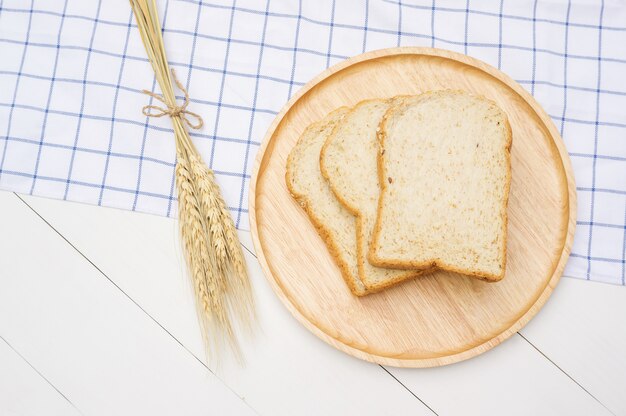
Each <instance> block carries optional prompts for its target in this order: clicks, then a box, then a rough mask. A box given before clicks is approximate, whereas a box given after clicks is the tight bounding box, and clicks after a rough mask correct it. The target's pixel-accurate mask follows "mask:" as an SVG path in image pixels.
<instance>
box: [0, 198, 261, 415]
mask: <svg viewBox="0 0 626 416" xmlns="http://www.w3.org/2000/svg"><path fill="white" fill-rule="evenodd" d="M0 205H2V209H3V215H2V216H1V217H0V230H2V234H3V236H5V238H3V239H0V252H1V253H2V256H0V270H1V271H2V275H1V278H0V334H2V336H3V337H4V338H5V339H7V340H8V341H9V342H10V343H11V345H12V346H13V347H14V348H15V349H16V350H18V351H20V353H21V354H23V356H24V357H28V360H29V362H30V363H31V364H32V366H33V367H34V368H36V369H37V370H38V371H39V372H40V373H41V374H42V375H43V376H45V377H46V379H48V380H49V381H50V383H52V384H53V385H54V386H56V387H57V388H58V389H59V390H60V391H63V392H64V394H65V395H66V397H67V398H68V399H69V400H70V401H71V402H72V403H74V404H75V406H76V407H77V408H78V409H79V410H80V411H81V412H84V413H85V414H90V415H111V414H190V415H193V414H206V413H207V412H208V411H209V410H211V411H213V412H215V414H225V415H228V414H234V415H235V414H236V415H253V414H255V412H254V411H253V410H252V409H251V408H250V407H249V406H248V405H247V404H246V403H245V402H244V401H242V399H241V398H240V397H238V396H237V395H236V394H235V393H233V392H232V391H231V390H230V389H229V388H227V387H226V386H225V385H224V384H223V383H222V382H221V381H220V380H218V379H217V378H216V377H215V376H214V375H212V374H211V373H210V372H209V371H208V370H207V369H206V368H205V367H204V366H203V365H202V364H201V363H200V362H198V361H197V360H196V359H195V358H194V357H193V356H191V355H189V354H188V353H187V352H186V351H185V350H184V349H183V348H181V346H180V344H178V343H177V342H176V341H175V340H174V339H172V337H170V336H169V335H168V334H167V333H166V332H165V331H163V329H162V328H161V327H160V326H159V325H158V324H157V323H156V322H154V321H153V320H151V319H150V318H149V317H148V316H147V315H146V314H145V313H143V312H142V311H141V310H140V309H139V308H138V307H137V305H136V304H135V303H133V302H132V301H131V300H130V299H128V298H127V297H126V296H124V295H123V294H122V293H121V292H120V291H119V289H117V288H116V287H115V286H114V285H113V284H112V283H111V282H110V281H108V280H107V279H106V278H105V277H104V276H103V275H102V274H101V273H100V272H98V271H97V270H96V269H95V268H94V267H93V265H91V264H90V263H89V262H88V261H86V260H85V259H84V258H83V257H82V256H81V255H80V254H78V253H77V252H76V251H75V250H74V249H73V248H72V247H71V246H70V245H69V244H67V243H66V242H65V241H64V240H63V239H61V238H60V237H59V235H58V234H57V233H56V232H55V231H54V230H52V229H51V228H50V227H49V226H48V225H46V224H45V223H44V222H43V221H42V220H41V219H40V218H39V217H38V216H37V215H36V214H35V213H34V212H33V211H31V210H30V209H28V208H27V207H25V205H24V204H23V202H22V201H20V200H19V199H18V198H17V197H16V196H15V195H13V194H10V193H6V192H2V193H0ZM92 231H93V230H92ZM145 283H146V284H149V283H150V282H149V281H146V282H145Z"/></svg>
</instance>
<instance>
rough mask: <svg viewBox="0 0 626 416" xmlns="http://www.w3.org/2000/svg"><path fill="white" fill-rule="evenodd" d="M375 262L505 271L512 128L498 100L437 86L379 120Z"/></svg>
mask: <svg viewBox="0 0 626 416" xmlns="http://www.w3.org/2000/svg"><path fill="white" fill-rule="evenodd" d="M380 130H381V131H380V137H379V139H380V143H381V148H382V149H381V152H380V154H379V157H378V161H379V168H378V172H379V175H380V182H381V184H382V187H381V195H380V200H379V209H378V216H377V220H376V227H375V232H374V237H373V242H372V244H371V245H370V251H369V253H368V254H369V255H368V258H369V260H370V261H371V262H372V263H373V264H376V265H379V266H386V267H402V268H416V267H427V266H436V267H439V268H441V269H445V270H449V271H454V272H458V273H462V274H466V275H471V276H476V277H478V278H481V279H484V280H487V281H498V280H500V279H502V278H503V277H504V271H505V265H506V230H507V201H508V195H509V188H510V183H511V162H510V148H511V140H512V136H511V127H510V126H509V122H508V120H507V116H506V114H505V113H504V112H503V111H502V110H501V109H500V108H499V107H498V106H497V105H496V104H495V103H494V102H492V101H490V100H487V99H486V98H483V97H477V96H473V95H470V94H468V93H465V92H462V91H438V92H431V93H426V94H422V95H420V96H416V97H413V98H409V99H405V100H404V101H403V102H402V103H401V104H399V105H398V106H396V107H393V108H390V109H389V111H387V113H386V114H385V116H384V119H383V121H382V123H381V126H380Z"/></svg>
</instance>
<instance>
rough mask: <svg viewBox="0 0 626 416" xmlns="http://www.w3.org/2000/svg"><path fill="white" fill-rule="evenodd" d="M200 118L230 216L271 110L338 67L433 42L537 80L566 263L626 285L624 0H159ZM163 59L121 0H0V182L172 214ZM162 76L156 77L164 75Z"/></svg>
mask: <svg viewBox="0 0 626 416" xmlns="http://www.w3.org/2000/svg"><path fill="white" fill-rule="evenodd" d="M159 5H160V8H161V10H160V15H161V18H162V21H163V28H164V39H165V43H166V50H167V52H168V57H169V59H170V64H171V66H172V67H173V68H175V69H176V70H177V73H178V76H179V78H181V80H182V81H183V84H184V85H185V87H186V88H187V89H188V90H189V91H190V93H191V97H192V103H191V106H190V108H191V109H192V111H195V112H198V113H200V114H201V115H202V116H203V118H204V120H205V127H204V128H203V129H202V130H200V131H195V132H192V133H191V135H192V138H193V139H194V141H195V142H196V144H197V146H198V148H199V150H200V151H201V153H202V155H203V157H204V158H205V160H206V162H207V163H208V164H209V165H210V166H211V167H212V168H213V169H214V170H215V172H216V174H217V177H218V181H219V182H220V184H221V186H222V189H223V191H224V194H225V197H226V199H227V202H228V204H229V206H230V208H231V210H232V213H233V215H234V218H235V221H236V223H237V225H238V226H239V227H240V228H244V229H246V228H248V218H247V213H248V209H247V200H248V195H247V193H248V185H249V181H250V171H251V167H252V163H253V160H254V156H255V154H256V151H257V149H258V147H259V145H260V140H261V139H262V137H263V134H264V132H265V131H266V129H267V127H268V126H269V124H270V122H271V121H272V119H273V118H274V116H275V115H276V113H277V112H278V110H279V109H280V108H281V107H282V105H283V104H284V103H285V102H286V101H287V99H288V98H289V97H290V96H291V95H292V94H294V92H295V91H296V90H297V89H298V88H299V87H300V86H302V85H303V84H304V83H306V82H307V81H308V80H309V79H310V78H311V77H313V76H314V75H316V74H317V73H319V72H321V71H322V70H323V69H325V68H326V67H328V66H330V65H333V64H335V63H337V62H339V61H341V60H343V59H345V58H347V57H350V56H353V55H357V54H360V53H362V52H364V51H368V50H373V49H379V48H385V47H391V46H398V45H402V46H407V45H416V46H432V47H440V48H445V49H451V50H454V51H458V52H462V53H465V54H468V55H471V56H474V57H476V58H478V59H481V60H484V61H486V62H488V63H490V64H491V65H494V66H496V67H498V68H500V69H502V70H503V71H504V72H506V73H508V74H509V75H511V76H512V77H513V78H515V79H516V80H517V81H518V82H519V83H520V84H521V85H523V86H524V87H525V88H527V89H528V90H529V91H530V92H531V93H532V94H533V95H534V96H535V97H536V98H537V100H538V101H539V102H540V103H541V104H542V105H543V106H544V108H545V109H546V111H547V112H548V113H549V114H550V115H551V116H552V118H553V120H554V122H555V123H556V125H557V127H558V128H559V129H560V131H561V133H562V135H563V138H564V140H565V143H566V146H567V149H568V151H569V153H570V155H571V158H572V163H573V166H574V171H575V176H576V183H577V187H578V226H577V227H578V228H577V232H576V239H575V243H574V248H573V252H572V256H571V259H570V262H569V263H568V266H567V269H566V272H565V274H566V275H568V276H573V277H579V278H585V279H591V280H598V281H604V282H611V283H616V284H622V285H623V284H624V283H625V282H624V280H625V263H626V262H625V250H626V3H624V2H622V1H619V0H615V1H612V2H609V1H606V2H601V1H599V0H574V1H571V2H567V1H565V0H559V1H555V0H551V1H548V0H534V1H529V0H522V1H519V0H518V1H513V0H507V1H503V0H502V1H486V0H481V1H479V0H462V1H443V0H428V1H426V0H423V1H422V0H405V1H402V2H400V1H398V0H360V1H349V0H315V1H308V0H307V1H304V0H299V1H297V0H290V1H288V0H209V1H191V0H169V1H166V0H162V1H159ZM144 88H146V89H152V90H153V91H154V90H155V81H154V75H153V73H152V69H151V68H150V65H149V63H148V61H147V59H146V54H145V51H144V48H143V46H142V44H141V41H140V37H139V33H138V31H137V28H136V26H135V24H134V20H133V16H132V14H131V10H130V6H129V4H128V2H127V1H126V0H107V1H95V0H94V1H85V0H38V1H34V0H0V187H1V188H3V189H8V190H13V191H17V192H22V193H31V194H35V195H42V196H48V197H53V198H63V199H68V200H74V201H82V202H87V203H91V204H98V205H107V206H113V207H118V208H124V209H130V210H137V211H145V212H151V213H155V214H160V215H168V216H174V215H175V212H176V196H175V193H174V189H175V186H174V163H175V159H174V158H175V153H174V142H173V140H172V131H171V125H170V121H169V120H168V119H167V118H161V119H154V118H146V117H144V116H143V115H142V114H141V112H140V110H141V108H142V106H144V105H146V104H148V103H150V102H151V99H150V98H149V97H148V96H146V95H144V94H142V93H141V90H142V89H144ZM156 92H160V91H158V89H157V91H156Z"/></svg>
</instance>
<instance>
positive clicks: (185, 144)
mask: <svg viewBox="0 0 626 416" xmlns="http://www.w3.org/2000/svg"><path fill="white" fill-rule="evenodd" d="M130 4H131V7H132V9H133V13H134V15H135V19H136V21H137V26H138V28H139V33H140V35H141V39H142V41H143V44H144V46H145V48H146V52H147V54H148V58H149V59H150V63H151V64H152V68H153V69H154V73H155V76H156V79H157V82H158V83H159V87H160V88H161V92H162V94H163V95H162V96H159V95H156V94H154V93H150V92H148V91H145V92H146V93H147V94H149V95H151V96H153V97H154V98H156V99H157V100H159V101H161V102H162V103H164V104H165V106H166V107H165V108H161V107H158V106H154V105H152V106H146V107H144V109H143V112H144V114H145V115H147V116H153V117H161V116H164V115H168V116H170V117H171V120H172V124H173V126H174V139H175V143H176V190H177V192H178V217H179V226H180V234H181V240H182V245H183V251H184V253H185V260H186V263H187V267H188V270H189V274H190V277H191V280H192V283H193V289H194V292H195V296H196V306H197V310H198V316H199V321H200V325H201V327H202V333H203V337H204V340H205V345H206V348H207V353H208V356H209V358H211V357H212V355H213V354H214V353H217V352H218V351H219V350H220V349H221V345H222V344H223V343H224V341H226V342H227V343H228V345H229V346H230V347H231V350H233V351H234V352H235V354H236V356H237V357H241V355H240V350H239V346H238V343H237V339H236V336H235V331H234V326H233V323H232V322H231V317H234V318H236V319H238V320H239V321H240V322H241V323H242V324H243V325H244V327H245V328H247V329H251V328H252V322H253V320H254V319H255V308H254V302H253V297H252V289H251V286H250V281H249V279H248V274H247V270H246V265H245V260H244V257H243V252H242V250H241V245H240V243H239V239H238V238H237V231H236V228H235V225H234V223H233V219H232V217H231V215H230V212H229V210H228V208H227V207H226V204H225V203H224V200H223V198H222V195H221V192H220V188H219V186H218V184H217V182H216V180H215V175H214V174H213V171H212V170H211V169H209V168H208V167H207V166H206V165H205V164H204V162H203V161H202V159H201V157H200V155H199V154H198V151H197V149H196V148H195V146H194V144H193V142H192V141H191V138H190V137H189V133H188V132H187V130H186V128H185V124H187V126H189V127H191V128H199V127H201V126H202V119H201V118H200V116H199V115H197V114H195V113H192V112H190V111H189V110H187V109H186V107H187V104H188V102H189V96H188V94H187V91H186V90H185V89H184V88H183V86H182V85H181V84H180V83H179V82H178V80H177V79H176V77H175V75H174V76H173V78H172V74H173V73H172V72H171V71H170V68H169V65H168V63H167V58H166V56H165V49H164V46H163V38H162V35H161V25H160V22H159V18H158V14H157V7H156V3H155V0H130ZM172 80H173V81H174V82H175V83H176V85H177V86H178V87H179V89H180V90H182V91H183V92H184V93H185V102H184V104H183V105H182V106H179V105H178V104H177V103H176V98H175V95H174V90H173V87H172ZM155 110H156V112H153V111H155ZM187 116H193V117H196V119H197V121H198V123H197V124H193V123H191V122H190V121H189V119H188V118H187Z"/></svg>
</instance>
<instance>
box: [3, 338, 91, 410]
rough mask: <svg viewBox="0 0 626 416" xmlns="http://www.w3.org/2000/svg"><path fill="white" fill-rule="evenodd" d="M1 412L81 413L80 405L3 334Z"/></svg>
mask: <svg viewBox="0 0 626 416" xmlns="http://www.w3.org/2000/svg"><path fill="white" fill-rule="evenodd" d="M0 413H1V414H3V415H7V416H11V415H22V416H38V415H43V414H46V415H59V416H61V415H64V416H66V415H67V416H69V415H80V412H79V411H78V409H76V408H75V407H74V405H72V403H70V402H69V401H68V400H67V398H65V397H64V396H63V394H62V392H60V391H57V390H56V389H55V388H54V387H53V386H52V385H51V384H50V383H48V381H47V380H46V379H44V378H43V377H42V376H41V375H40V374H39V373H37V371H36V370H35V369H34V368H32V367H31V366H30V365H29V364H28V362H27V361H26V360H25V359H24V357H22V356H21V355H20V354H19V353H18V352H17V351H15V350H14V349H13V348H12V347H11V346H10V345H9V344H8V343H7V342H6V341H5V340H4V339H2V338H0Z"/></svg>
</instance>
